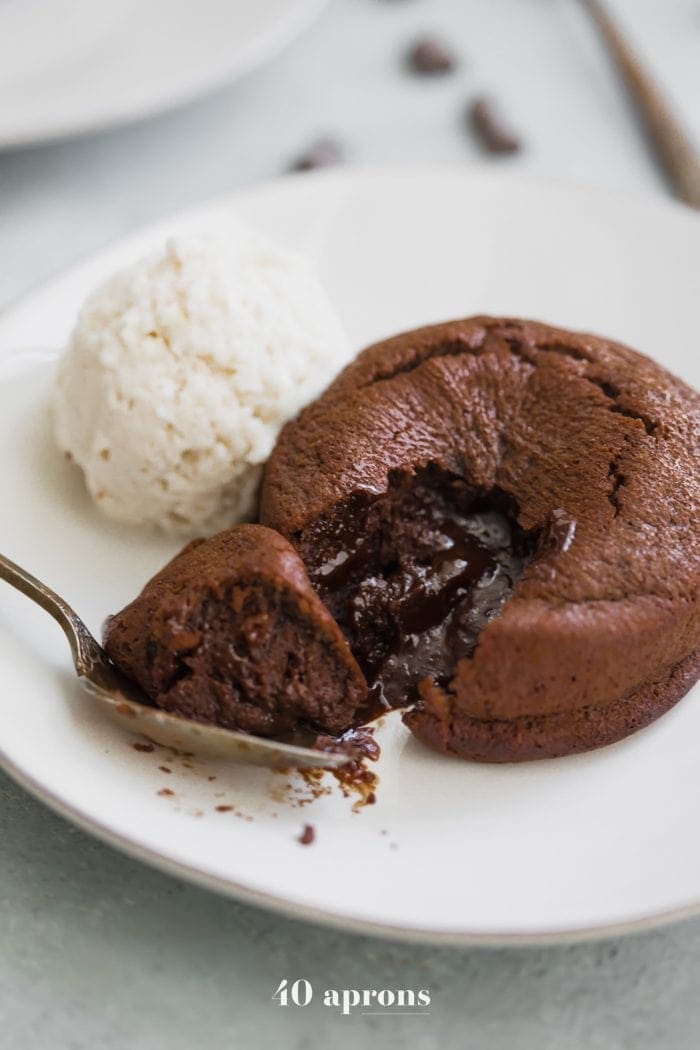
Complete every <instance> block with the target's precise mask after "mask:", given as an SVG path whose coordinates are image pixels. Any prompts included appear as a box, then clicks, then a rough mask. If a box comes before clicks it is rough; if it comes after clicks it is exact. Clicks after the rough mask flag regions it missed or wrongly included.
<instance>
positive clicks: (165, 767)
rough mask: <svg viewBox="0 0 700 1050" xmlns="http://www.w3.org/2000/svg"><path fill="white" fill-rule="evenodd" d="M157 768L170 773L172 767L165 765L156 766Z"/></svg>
mask: <svg viewBox="0 0 700 1050" xmlns="http://www.w3.org/2000/svg"><path fill="white" fill-rule="evenodd" d="M158 769H159V770H160V771H161V773H172V769H169V768H168V767H167V766H158Z"/></svg>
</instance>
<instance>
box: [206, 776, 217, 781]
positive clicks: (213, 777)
mask: <svg viewBox="0 0 700 1050" xmlns="http://www.w3.org/2000/svg"><path fill="white" fill-rule="evenodd" d="M207 780H210V781H211V780H216V777H215V776H213V775H212V776H208V777H207Z"/></svg>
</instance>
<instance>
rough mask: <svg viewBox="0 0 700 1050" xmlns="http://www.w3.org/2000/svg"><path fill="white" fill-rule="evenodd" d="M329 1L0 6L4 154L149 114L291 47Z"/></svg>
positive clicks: (41, 1)
mask: <svg viewBox="0 0 700 1050" xmlns="http://www.w3.org/2000/svg"><path fill="white" fill-rule="evenodd" d="M326 2H327V0H0V98H2V106H1V107H0V149H2V148H9V147H13V146H20V145H28V144H30V143H36V142H41V141H45V140H47V139H55V138H60V137H63V136H66V135H73V134H77V133H79V132H86V131H95V130H97V129H100V128H104V127H109V126H112V125H115V124H120V123H124V122H126V121H130V120H136V119H140V118H142V117H147V116H151V115H152V114H154V113H157V112H160V111H161V110H165V109H169V108H171V107H172V106H176V105H178V104H180V103H182V102H185V101H187V100H189V99H192V98H194V97H196V96H198V95H203V94H205V93H206V92H207V91H210V90H212V89H214V88H217V87H221V86H222V85H223V84H225V83H226V82H227V81H229V80H232V79H234V78H235V77H238V76H241V75H243V74H244V73H247V72H249V71H250V70H251V69H253V68H254V67H255V66H257V65H259V64H260V63H261V62H264V61H265V60H266V59H268V58H269V57H270V56H272V55H273V54H274V53H275V52H276V51H278V50H279V49H281V48H282V47H283V46H284V45H285V44H287V43H289V42H290V41H291V40H293V39H294V37H295V36H296V35H297V34H298V33H299V32H301V30H302V29H303V28H304V27H305V26H306V25H307V24H308V23H309V22H311V20H312V19H313V18H314V17H315V16H316V15H317V14H318V13H319V12H320V10H321V9H322V8H323V7H324V6H325V4H326Z"/></svg>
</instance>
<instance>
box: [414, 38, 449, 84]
mask: <svg viewBox="0 0 700 1050" xmlns="http://www.w3.org/2000/svg"><path fill="white" fill-rule="evenodd" d="M407 64H408V67H409V69H411V70H412V71H413V72H414V73H420V74H422V75H427V76H440V75H442V74H443V73H451V72H452V70H453V69H454V68H455V66H456V64H457V63H456V61H455V58H454V56H453V54H452V53H451V51H449V49H448V48H447V47H446V45H445V44H443V43H442V41H440V40H437V39H435V38H434V37H426V38H425V39H423V40H418V41H416V43H415V44H414V45H413V46H412V47H411V49H410V50H409V52H408V56H407Z"/></svg>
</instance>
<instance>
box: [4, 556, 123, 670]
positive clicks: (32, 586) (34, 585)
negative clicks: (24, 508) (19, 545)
mask: <svg viewBox="0 0 700 1050" xmlns="http://www.w3.org/2000/svg"><path fill="white" fill-rule="evenodd" d="M0 579H3V580H5V582H6V583H9V584H10V585H11V586H12V587H15V588H16V589H17V590H18V591H21V592H22V594H25V595H26V596H27V598H31V599H32V601H33V602H36V604H37V605H40V606H41V608H42V609H44V610H45V611H46V612H47V613H50V615H51V616H53V618H54V620H56V622H57V623H59V624H60V626H61V627H62V629H63V633H64V634H65V636H66V638H67V639H68V642H69V644H70V649H71V653H72V654H73V663H74V664H75V669H76V671H77V672H78V674H79V675H81V676H85V677H89V676H90V674H91V672H92V670H93V668H94V667H95V666H99V665H100V664H102V663H104V660H105V656H104V653H103V651H102V648H101V646H100V645H99V644H98V643H97V642H96V641H95V639H94V638H93V636H92V635H91V634H90V632H89V631H88V629H87V627H86V626H85V624H84V623H83V621H82V620H81V619H80V617H79V616H78V614H77V613H76V612H75V611H74V610H73V609H71V607H70V605H69V604H68V602H66V601H64V600H63V598H61V597H60V595H58V594H56V592H55V591H52V590H51V588H50V587H47V586H46V584H45V583H42V582H41V580H37V578H36V576H32V575H31V573H29V572H27V571H26V570H25V569H23V568H21V566H19V565H16V564H15V562H13V561H10V559H9V558H6V557H5V556H4V555H2V554H0Z"/></svg>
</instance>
